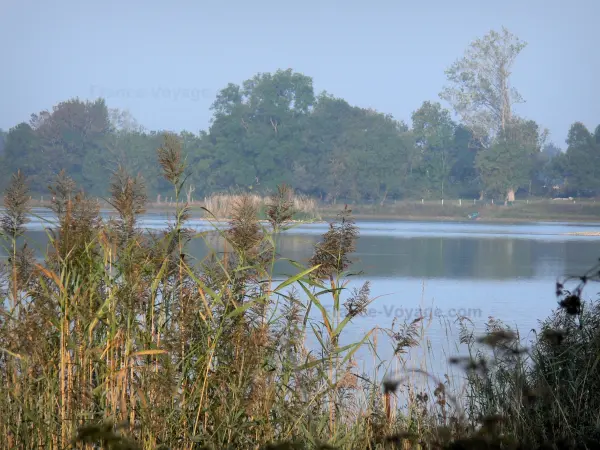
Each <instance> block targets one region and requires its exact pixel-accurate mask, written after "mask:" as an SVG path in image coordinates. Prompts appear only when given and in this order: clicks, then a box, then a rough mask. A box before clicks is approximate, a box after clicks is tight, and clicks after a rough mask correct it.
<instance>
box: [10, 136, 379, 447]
mask: <svg viewBox="0 0 600 450" xmlns="http://www.w3.org/2000/svg"><path fill="white" fill-rule="evenodd" d="M158 159H159V162H160V165H161V167H162V170H163V175H164V178H165V179H166V180H167V181H168V182H169V183H170V184H171V185H172V187H173V191H174V202H175V204H176V208H175V213H174V214H173V216H172V217H171V218H170V220H169V223H168V224H167V225H166V227H165V229H164V230H163V231H160V232H150V231H144V230H141V229H140V228H139V226H138V217H139V215H140V214H143V213H144V212H145V204H146V200H147V196H146V193H145V183H144V180H143V178H142V177H140V176H132V175H130V174H129V173H127V171H126V170H125V169H124V168H122V167H119V168H118V169H117V170H115V172H114V175H113V179H112V183H111V187H110V199H109V203H110V204H111V206H112V207H113V208H114V210H115V211H116V213H117V214H116V216H115V217H114V218H113V219H110V220H103V219H102V217H101V214H100V208H99V205H98V203H97V202H96V201H95V200H94V199H91V198H89V197H88V196H87V195H86V194H85V192H83V191H81V190H78V189H77V186H76V185H75V183H74V182H73V180H72V179H71V178H69V176H68V174H66V173H65V172H61V173H59V174H58V175H57V177H56V179H55V180H54V182H53V183H52V185H51V186H49V190H50V192H51V194H52V211H53V214H54V216H55V219H56V220H55V222H54V223H53V224H51V225H49V226H48V228H47V231H46V232H47V234H48V246H47V248H46V249H45V251H44V252H43V254H42V256H43V258H42V259H38V260H36V259H35V258H34V253H33V252H32V251H31V250H29V249H28V247H27V241H26V240H25V243H20V242H22V239H23V234H24V232H25V226H26V224H27V222H28V220H29V217H31V215H32V213H31V210H30V208H29V205H28V200H29V196H28V194H27V184H26V180H25V177H24V176H23V174H22V173H17V174H16V175H15V176H14V177H13V180H12V184H11V186H10V187H9V189H8V190H7V192H6V195H5V209H4V212H3V217H2V230H3V232H2V237H3V242H4V245H5V246H6V248H7V254H8V255H10V257H9V258H8V260H7V261H6V262H5V263H4V265H3V271H2V277H3V280H2V284H1V286H2V288H3V293H2V298H3V302H2V305H1V309H0V381H1V382H0V435H1V436H2V439H0V448H34V447H36V448H49V449H59V448H60V449H62V448H68V447H70V446H72V447H76V448H96V447H94V446H95V445H103V446H104V447H105V448H134V447H135V448H144V449H155V448H189V449H191V448H200V447H202V446H209V447H213V448H226V447H230V448H254V447H255V446H256V445H257V444H261V443H262V444H267V443H269V442H273V443H274V442H292V441H297V440H299V441H302V442H305V443H307V444H306V445H308V446H312V447H316V446H319V445H320V444H321V443H329V444H330V445H341V446H344V445H346V446H347V445H348V443H349V442H350V441H352V442H357V440H363V441H364V442H365V443H367V442H369V441H370V439H371V438H372V437H373V436H372V434H373V432H374V430H375V429H376V428H375V426H374V425H371V423H372V421H363V422H362V425H356V421H357V419H358V418H359V417H365V415H366V416H369V415H370V414H371V412H372V410H373V408H374V406H375V405H374V403H373V402H372V400H371V399H372V398H373V396H371V395H370V394H369V393H371V392H375V393H376V394H377V395H379V394H378V393H377V392H376V391H377V390H376V389H374V387H373V386H374V385H373V383H371V384H368V383H367V384H364V382H361V381H360V380H361V378H359V375H358V374H357V372H356V370H355V368H356V364H355V363H354V360H353V356H354V355H355V353H356V351H357V350H358V349H359V348H360V347H361V346H362V345H363V344H365V343H367V342H368V340H369V337H370V333H367V335H365V336H364V337H362V338H361V339H359V340H358V341H357V342H355V343H352V344H347V345H344V346H341V345H340V344H339V341H340V336H341V335H342V333H343V332H344V329H345V327H346V325H347V324H348V323H350V322H351V321H352V319H354V318H355V317H356V316H357V315H359V314H360V313H361V311H362V309H363V308H364V307H365V306H366V305H367V304H368V303H369V302H370V299H369V289H368V284H366V285H365V286H363V288H362V289H360V290H358V291H356V292H355V293H354V294H352V293H350V294H348V295H344V292H345V290H346V284H347V277H348V274H346V273H345V272H344V271H345V270H346V268H347V267H348V266H349V264H350V260H349V259H348V254H349V253H351V252H352V250H353V248H354V240H355V239H356V238H357V237H358V230H357V229H356V227H355V225H354V224H353V222H352V221H351V220H350V219H349V215H350V211H349V210H345V211H343V212H342V214H341V215H340V221H341V224H339V225H332V228H331V230H330V231H329V232H328V233H327V234H326V235H325V236H324V239H323V242H322V243H321V244H320V245H319V246H318V247H317V248H316V249H315V256H314V258H313V260H312V261H311V264H312V265H309V266H308V267H305V266H303V265H302V264H301V263H299V262H296V261H286V262H287V263H288V265H289V267H290V268H291V269H293V270H291V272H292V275H289V276H287V277H283V278H281V277H280V276H276V274H275V272H274V269H273V267H274V264H275V261H276V260H277V259H278V258H279V256H278V255H277V252H276V248H275V243H274V240H273V238H272V233H273V230H272V229H267V228H265V227H264V226H263V225H262V224H261V223H260V222H259V220H258V209H257V205H256V203H255V202H254V201H253V199H252V198H251V197H250V196H247V195H246V196H244V195H241V196H239V197H238V198H236V201H235V202H234V203H233V205H232V208H231V219H230V221H229V223H228V224H227V227H225V228H224V229H220V228H217V227H215V229H214V230H212V231H210V232H203V233H196V232H195V231H193V230H190V229H188V228H186V223H187V221H188V219H189V218H190V211H189V205H188V204H187V202H186V201H185V200H184V199H181V196H182V194H184V197H185V180H186V176H187V174H186V166H185V158H184V157H183V155H182V153H181V143H180V142H179V141H178V140H177V138H176V137H175V136H173V135H165V138H164V143H163V145H162V146H161V147H160V148H159V149H158ZM272 200H273V202H272V204H271V206H270V209H269V217H270V218H271V220H272V222H273V224H274V225H275V226H274V227H272V228H275V231H277V230H278V229H281V227H284V226H285V225H286V224H287V223H288V222H289V220H290V219H291V212H292V211H293V202H292V201H291V197H290V196H289V190H288V188H287V187H281V188H280V190H279V191H278V193H277V194H276V195H275V196H274V197H273V199H272ZM207 214H210V211H209V210H207ZM215 234H216V235H218V236H219V238H220V239H222V240H223V241H224V242H225V251H224V252H220V253H218V252H216V251H210V252H209V255H208V256H207V257H206V258H205V259H204V260H202V261H196V260H194V258H193V257H192V255H189V254H188V253H187V247H188V243H189V242H190V240H192V239H206V240H207V241H208V237H209V235H213V236H214V235H215ZM327 302H331V303H332V304H333V305H334V308H333V310H332V311H333V312H331V311H330V312H328V311H327V310H326V308H325V307H324V306H323V305H324V304H326V303H327ZM344 305H345V306H344ZM311 309H316V310H319V311H320V313H321V315H320V317H319V318H318V319H316V320H315V319H314V318H312V317H311V316H310V315H309V313H310V311H311ZM309 334H312V335H314V336H316V337H317V340H318V342H319V343H320V345H321V348H320V350H319V351H318V352H311V351H309V350H308V349H307V346H306V345H305V341H306V339H307V335H309ZM362 378H365V377H362ZM365 379H366V378H365ZM363 384H364V385H363ZM369 411H371V412H369ZM161 446H162V447H161Z"/></svg>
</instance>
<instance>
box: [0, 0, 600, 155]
mask: <svg viewBox="0 0 600 450" xmlns="http://www.w3.org/2000/svg"><path fill="white" fill-rule="evenodd" d="M599 18H600V1H598V0H570V1H565V0H504V1H494V2H492V1H482V0H479V1H471V0H457V1H454V2H450V1H447V0H446V1H433V0H429V1H426V0H421V1H417V0H413V1H410V2H408V1H402V0H397V1H395V2H394V1H368V2H367V1H363V2H359V1H352V0H347V1H345V2H344V1H333V0H330V1H327V0H321V1H315V0H302V1H293V2H292V1H283V0H279V1H273V0H256V1H253V2H242V1H237V2H233V1H229V2H226V1H219V2H217V1H210V2H209V1H201V0H196V1H191V0H189V1H184V0H171V1H161V2H159V1H153V0H145V1H142V0H96V1H89V0H88V1H82V0H53V1H41V0H38V1H31V0H0V53H1V57H2V59H1V61H2V64H1V70H0V128H4V129H8V128H10V127H12V126H14V125H16V124H17V123H18V122H21V121H27V120H29V116H30V114H31V113H34V112H39V111H41V110H44V109H50V108H52V106H53V105H55V104H56V103H58V102H60V101H63V100H67V99H69V98H71V97H76V96H78V97H80V98H88V99H94V98H97V97H99V96H102V97H104V98H105V99H106V101H107V103H108V106H109V107H117V108H123V109H129V110H130V111H131V113H132V114H133V115H134V117H136V118H137V119H138V121H139V122H140V123H142V124H143V125H144V126H146V127H148V128H150V129H170V130H182V129H186V130H188V131H193V132H197V131H199V130H200V129H206V128H207V127H208V124H209V120H210V116H211V114H210V111H209V106H210V104H211V103H212V101H213V100H214V97H215V94H216V92H217V91H218V90H220V89H222V88H223V87H225V86H226V85H227V83H228V82H235V83H241V82H242V81H243V80H245V79H248V78H251V77H252V76H253V75H255V74H256V73H258V72H273V71H275V70H277V69H278V68H281V69H287V68H292V69H294V70H295V71H298V72H302V73H304V74H305V75H309V76H311V77H312V78H313V80H314V86H315V90H316V92H317V93H318V92H320V91H322V90H327V91H328V92H329V93H331V94H333V95H336V96H339V97H342V98H344V99H346V100H347V101H349V102H350V103H351V104H354V105H358V106H361V107H371V108H375V109H377V110H378V111H381V112H385V113H391V114H393V115H394V117H396V118H397V119H403V120H405V121H407V122H409V121H410V115H411V113H412V111H414V110H415V109H417V108H418V107H419V106H420V104H421V103H422V102H423V101H424V100H435V101H437V100H438V93H439V92H440V90H441V88H442V87H443V85H444V82H445V75H444V70H445V69H446V68H447V67H448V65H450V64H451V63H452V62H453V61H454V60H455V59H457V58H458V57H460V56H462V54H463V52H464V50H465V48H466V47H467V46H468V44H469V43H470V42H471V41H472V40H473V39H475V38H477V37H480V36H483V35H484V34H485V33H487V32H488V31H489V30H490V29H498V30H499V29H500V27H501V26H502V25H504V26H506V27H507V28H508V29H509V30H510V31H511V32H513V33H514V34H516V35H517V36H519V37H520V38H521V39H523V40H524V41H526V42H527V43H528V46H527V48H526V49H525V50H524V51H523V52H522V53H521V55H520V57H519V59H518V61H517V63H516V65H515V67H514V75H513V80H512V82H513V85H514V86H516V87H517V88H518V89H519V90H520V92H521V94H522V95H523V97H524V98H525V99H526V100H527V103H526V104H524V105H520V106H519V107H518V108H517V113H519V114H522V115H524V116H527V117H528V118H532V119H534V120H536V121H537V122H538V123H539V124H540V125H542V126H545V127H548V128H549V129H550V131H551V133H552V134H551V139H552V140H554V141H555V142H556V143H557V144H558V145H559V146H561V147H565V144H564V140H565V138H566V135H567V132H568V129H569V126H570V125H571V124H572V123H573V122H575V121H581V122H583V123H584V124H585V125H587V126H588V127H589V128H591V129H593V128H595V127H596V125H598V124H600V101H599V100H600V99H599V97H598V87H599V84H600V59H598V48H599V44H600V27H598V19H599ZM445 106H447V105H445Z"/></svg>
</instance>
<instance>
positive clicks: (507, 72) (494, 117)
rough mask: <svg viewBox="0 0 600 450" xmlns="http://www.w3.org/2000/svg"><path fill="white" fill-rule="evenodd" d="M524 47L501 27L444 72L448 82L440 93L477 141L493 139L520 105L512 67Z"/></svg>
mask: <svg viewBox="0 0 600 450" xmlns="http://www.w3.org/2000/svg"><path fill="white" fill-rule="evenodd" d="M526 45H527V44H526V43H525V42H523V41H521V40H520V39H519V38H518V37H516V36H515V35H513V34H512V33H510V32H509V31H508V30H507V29H506V28H504V27H502V31H501V32H497V31H494V30H492V31H490V32H489V33H488V34H486V35H485V36H484V37H483V38H480V39H476V40H475V41H473V42H472V43H471V45H470V46H469V47H468V48H467V50H466V52H465V55H464V56H463V57H462V58H461V59H459V60H457V61H455V62H454V63H453V64H452V65H451V66H450V67H449V68H448V69H447V70H446V72H445V73H446V76H447V78H448V81H449V82H450V85H449V86H446V87H445V88H444V89H443V91H442V92H441V93H440V97H441V98H442V100H446V101H447V102H449V103H450V104H451V105H452V107H453V108H454V110H455V111H456V113H457V114H458V115H459V116H460V118H461V120H462V122H463V123H464V124H465V125H466V126H468V127H469V128H470V129H471V130H472V132H473V134H474V135H475V137H476V138H479V139H487V138H492V137H494V135H495V134H496V133H498V132H499V131H500V130H504V129H505V127H506V126H507V125H508V124H509V123H510V121H511V119H512V109H513V105H514V104H516V103H521V102H523V99H522V97H521V95H520V94H519V92H518V91H517V90H516V89H515V88H514V87H512V86H511V84H510V76H511V73H512V72H511V70H512V66H513V64H514V62H515V60H516V58H517V56H518V55H519V53H521V51H522V50H523V49H524V48H525V46H526Z"/></svg>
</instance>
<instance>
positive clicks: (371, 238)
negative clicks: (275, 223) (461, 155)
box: [0, 230, 600, 281]
mask: <svg viewBox="0 0 600 450" xmlns="http://www.w3.org/2000/svg"><path fill="white" fill-rule="evenodd" d="M298 231H299V230H298ZM26 238H27V239H28V241H29V245H30V247H32V248H34V249H36V250H37V252H38V254H42V253H43V252H44V250H45V248H46V246H47V244H48V237H47V235H46V233H45V232H43V231H30V232H28V233H27V235H26ZM319 239H320V235H318V234H316V233H311V234H305V233H298V232H296V233H294V234H289V233H288V234H283V235H280V236H278V237H277V238H276V244H277V249H278V253H279V255H280V256H282V257H284V258H290V259H293V260H295V261H299V262H301V263H303V264H307V263H308V260H309V259H310V257H311V256H312V252H313V248H314V245H315V244H316V243H317V242H318V240H319ZM210 249H214V250H215V251H218V252H222V251H223V250H224V249H225V245H224V241H223V239H222V237H220V236H219V235H218V234H217V233H207V234H206V235H204V236H203V237H201V238H197V239H195V240H193V241H192V242H191V243H190V247H189V253H190V254H191V255H192V256H193V257H194V258H196V259H197V260H200V259H202V258H204V257H205V256H206V255H207V254H208V252H209V250H210ZM0 254H4V256H6V255H5V253H4V250H0ZM599 256H600V240H599V239H595V240H576V239H575V240H573V239H565V240H562V241H559V240H549V241H547V240H538V239H523V238H514V237H512V236H505V237H503V238H497V237H496V238H490V237H473V236H469V237H456V236H445V235H443V234H442V235H439V236H419V237H400V236H384V235H368V234H367V235H365V234H361V237H360V238H359V239H358V242H357V246H356V252H355V253H354V255H353V259H354V261H355V264H354V266H353V267H352V270H353V271H360V272H362V274H363V276H364V277H366V278H369V279H377V278H416V279H419V280H426V279H452V280H478V281H483V280H517V279H540V278H544V279H548V278H555V277H557V276H561V275H564V274H578V273H582V272H585V271H586V270H587V269H588V268H589V267H590V266H591V265H593V264H594V263H595V261H597V258H598V257H599ZM292 269H293V266H291V265H290V264H289V263H287V262H281V263H280V264H278V265H277V266H276V270H277V272H279V273H286V274H287V273H290V272H291V271H292Z"/></svg>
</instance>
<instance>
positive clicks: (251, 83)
mask: <svg viewBox="0 0 600 450" xmlns="http://www.w3.org/2000/svg"><path fill="white" fill-rule="evenodd" d="M525 46H526V44H525V43H524V42H522V41H521V40H520V39H519V38H518V37H516V36H515V35H513V34H511V33H510V32H509V31H508V30H506V29H505V28H503V29H502V30H501V31H498V32H497V31H493V30H492V31H490V32H489V33H488V34H487V35H485V36H484V37H482V38H480V39H477V40H475V41H474V42H472V43H471V44H470V45H469V47H468V48H467V50H466V51H465V54H464V55H463V56H462V57H461V58H460V59H457V60H456V61H455V62H454V64H452V65H451V66H450V67H449V68H448V69H447V70H446V76H447V85H446V86H444V87H443V89H442V91H441V93H440V95H439V97H440V99H439V100H443V101H445V102H447V103H448V104H449V105H450V109H445V108H444V107H443V106H442V104H441V103H440V102H439V101H437V100H428V101H424V102H423V103H422V105H420V107H419V108H418V109H416V110H415V111H414V112H413V113H412V116H411V123H405V122H403V121H401V120H396V119H395V118H394V117H392V116H391V115H390V114H384V113H381V112H378V111H375V110H372V109H366V108H360V107H357V106H352V105H350V104H349V103H348V102H347V101H345V100H344V99H342V98H338V97H335V96H333V95H330V94H329V93H327V92H322V93H319V94H317V93H315V91H314V88H313V80H312V78H311V77H310V76H307V75H304V74H302V73H298V72H294V71H292V70H291V69H288V70H278V71H276V72H275V73H258V74H256V75H255V76H253V77H252V78H250V79H248V80H246V81H244V82H243V83H242V84H241V85H237V84H233V83H229V84H228V85H227V86H226V87H224V88H223V89H222V90H221V91H220V92H219V93H218V94H217V96H216V98H215V100H214V102H213V104H212V106H211V111H212V119H211V123H210V126H209V127H208V129H207V130H203V131H200V132H199V133H192V132H189V131H182V132H177V133H171V132H168V131H165V130H160V131H150V130H146V129H144V128H143V127H142V126H140V125H139V124H138V123H137V122H136V120H135V119H134V118H133V117H132V116H131V115H130V114H129V113H128V112H127V111H119V110H117V109H111V108H109V107H108V106H107V104H106V102H105V101H104V99H101V98H99V99H96V100H93V101H89V100H85V101H84V100H80V99H79V98H73V99H69V100H67V101H64V102H61V103H59V104H58V105H55V106H54V107H53V108H52V110H51V111H42V112H40V113H37V114H32V115H31V119H30V120H29V122H23V123H20V124H18V125H16V126H15V127H13V128H11V129H10V130H9V131H8V132H5V131H1V130H0V175H1V176H2V183H6V182H7V180H8V179H9V177H8V175H9V174H10V173H11V172H15V171H16V170H18V169H20V170H21V171H22V172H23V173H24V174H25V175H26V176H27V177H28V178H29V182H30V186H31V189H32V191H33V192H34V193H43V192H46V190H47V186H48V184H49V183H50V182H51V180H52V179H53V178H54V177H55V176H56V174H57V173H58V172H59V171H60V170H62V169H64V170H65V171H66V172H67V173H68V174H69V175H70V176H71V177H72V178H73V179H74V180H75V181H76V182H77V183H78V185H79V186H81V187H82V188H83V189H84V190H85V191H86V192H88V193H90V194H92V195H97V196H104V195H105V193H106V192H108V188H109V186H108V183H109V182H108V180H109V179H110V174H111V172H112V171H114V170H116V169H117V168H118V167H119V166H121V167H123V168H125V169H127V170H128V171H129V172H130V173H139V174H142V175H143V176H144V178H145V179H146V184H147V187H148V191H149V193H150V195H153V196H158V195H161V194H162V195H164V194H165V193H166V192H168V191H169V186H168V185H167V183H166V182H165V181H164V180H163V179H162V178H161V177H160V176H159V172H158V170H159V169H158V167H159V165H158V164H157V160H156V159H157V156H156V149H157V148H158V147H160V145H161V144H162V142H163V138H164V134H165V132H167V133H169V134H175V135H176V136H177V138H178V139H179V140H180V142H181V143H182V145H183V149H184V151H185V153H186V155H187V158H188V159H187V163H188V167H189V173H188V174H187V175H188V177H189V178H188V181H190V183H191V185H193V186H194V187H195V191H194V195H195V196H196V197H200V196H206V195H209V194H211V193H214V192H223V191H229V190H236V191H240V190H242V191H247V190H252V191H254V192H267V191H273V190H274V189H275V187H276V186H277V185H278V184H281V183H287V184H289V185H291V186H292V187H293V188H294V189H296V190H297V191H299V192H302V193H304V194H307V195H310V196H313V197H315V198H319V199H321V200H323V201H327V202H333V203H335V202H338V201H351V202H352V201H355V202H378V203H381V204H384V202H385V201H386V200H388V199H410V198H418V199H421V198H423V199H441V198H458V197H461V198H481V199H484V198H488V199H490V198H491V199H496V200H501V201H505V202H511V201H513V200H515V198H516V197H517V196H530V195H533V196H556V195H562V196H595V195H597V194H598V193H599V192H600V126H598V127H597V128H596V129H595V130H594V131H593V132H592V131H590V130H588V129H587V128H586V127H585V126H584V125H583V124H582V123H580V122H575V123H574V124H573V125H572V126H571V129H570V131H569V134H568V139H567V141H566V144H567V148H566V151H564V152H563V151H562V150H561V149H560V148H559V147H558V146H557V145H555V144H553V143H551V142H547V137H548V132H547V131H546V130H545V129H543V127H541V126H540V125H539V124H538V123H536V122H535V121H534V120H531V119H528V118H524V117H520V116H518V115H517V114H516V113H515V110H514V106H515V105H517V104H518V103H521V102H522V101H523V99H522V97H521V95H520V94H519V93H518V91H517V90H516V89H515V88H514V87H513V86H512V85H511V83H510V81H511V78H510V76H511V69H512V66H513V63H514V61H515V60H516V58H517V56H518V55H519V54H520V53H521V51H522V50H523V49H524V48H525ZM451 111H452V112H454V113H455V115H456V117H457V118H458V121H455V120H453V119H452V113H451Z"/></svg>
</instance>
